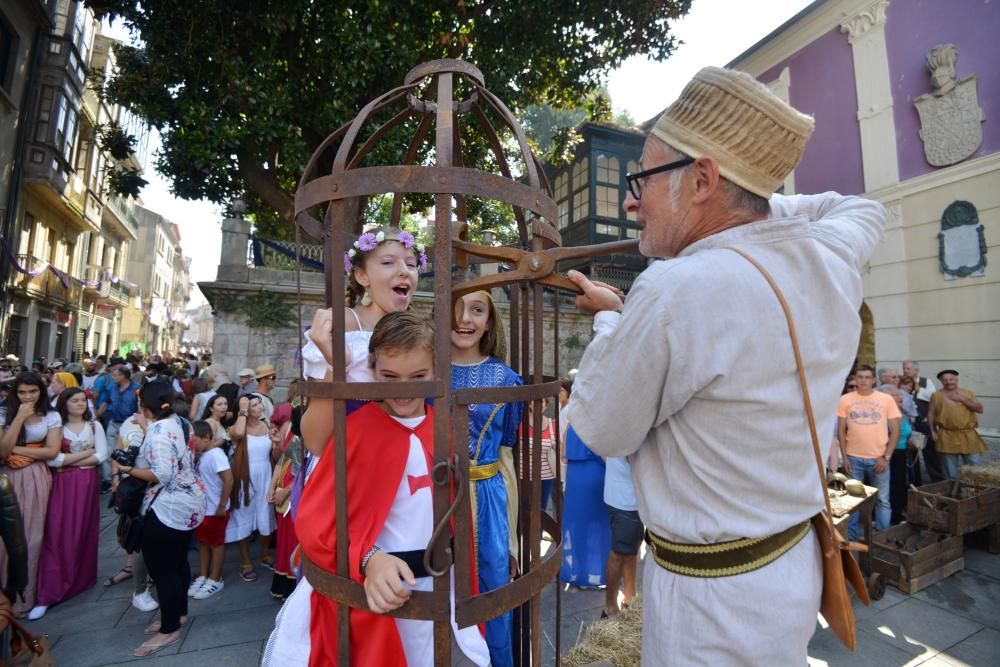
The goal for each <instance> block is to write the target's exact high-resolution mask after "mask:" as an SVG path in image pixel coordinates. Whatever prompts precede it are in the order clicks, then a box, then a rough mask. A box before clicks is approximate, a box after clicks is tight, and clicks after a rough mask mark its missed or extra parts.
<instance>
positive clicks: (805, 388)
mask: <svg viewBox="0 0 1000 667" xmlns="http://www.w3.org/2000/svg"><path fill="white" fill-rule="evenodd" d="M726 250H732V251H733V252H735V253H737V254H738V255H740V256H742V257H743V258H744V259H745V260H747V261H748V262H750V263H751V264H753V265H754V267H756V268H757V270H758V271H760V272H761V275H763V276H764V279H765V280H767V284H768V285H770V286H771V289H772V290H774V295H775V296H776V297H778V302H779V303H780V304H781V309H782V310H783V311H785V320H786V321H787V322H788V334H789V336H791V339H792V351H793V352H794V353H795V366H796V368H797V369H798V373H799V385H801V387H802V406H803V408H804V409H805V411H806V417H807V418H808V420H809V435H810V436H812V444H813V453H814V454H815V455H816V469H817V471H818V472H819V481H820V486H822V487H823V501H824V502H825V503H826V512H827V515H829V516H830V517H831V518H832V517H833V512H832V511H831V509H830V493H829V491H828V490H827V487H826V466H824V465H823V455H822V454H821V453H820V450H819V435H818V434H817V433H816V418H815V417H814V416H813V409H812V400H811V399H810V398H809V385H808V383H807V382H806V371H805V368H804V367H803V364H802V353H801V352H799V338H798V336H797V335H796V333H795V320H793V319H792V311H791V309H789V307H788V302H787V301H785V295H784V294H782V293H781V289H780V288H779V287H778V283H776V282H775V281H774V278H772V277H771V274H770V273H768V271H767V269H765V268H764V267H763V266H761V264H760V263H759V262H758V261H757V260H755V259H754V258H753V257H751V256H750V255H748V254H747V253H745V252H743V251H742V250H740V249H739V248H733V247H728V248H726ZM831 527H832V524H831Z"/></svg>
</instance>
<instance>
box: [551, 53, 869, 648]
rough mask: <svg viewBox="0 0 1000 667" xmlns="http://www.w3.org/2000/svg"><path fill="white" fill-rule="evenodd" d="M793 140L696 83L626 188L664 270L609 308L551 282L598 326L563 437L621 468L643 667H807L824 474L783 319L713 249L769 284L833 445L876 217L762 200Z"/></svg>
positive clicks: (717, 86)
mask: <svg viewBox="0 0 1000 667" xmlns="http://www.w3.org/2000/svg"><path fill="white" fill-rule="evenodd" d="M812 128H813V121H812V119H811V118H808V117H806V116H803V115H802V114H800V113H798V112H797V111H795V110H794V109H792V108H791V107H790V106H788V105H787V104H785V103H784V102H782V101H781V100H779V99H778V98H777V97H776V96H774V95H772V94H771V93H770V92H769V91H768V90H767V89H766V88H765V87H764V86H763V85H761V84H760V83H758V82H757V81H755V80H754V79H752V78H751V77H749V76H747V75H745V74H742V73H739V72H734V71H730V70H722V69H718V68H706V69H703V70H702V71H700V72H699V73H698V74H697V75H696V76H695V78H694V79H693V80H692V81H691V82H690V83H688V85H687V87H685V89H684V91H683V92H682V93H681V96H680V97H679V98H678V99H677V101H676V102H674V103H673V104H672V105H671V106H670V107H669V108H668V109H667V110H666V111H665V112H664V113H663V115H661V116H660V118H659V119H658V121H657V123H656V125H655V127H654V128H653V130H652V132H651V134H650V136H649V137H648V138H647V140H646V144H645V147H644V148H643V153H642V160H641V169H642V171H640V172H639V173H637V174H630V175H629V177H628V181H629V189H630V192H631V195H630V196H627V197H626V199H625V208H626V210H628V211H629V212H633V213H635V214H636V221H637V222H638V224H639V225H640V226H641V227H642V231H641V232H640V235H639V251H640V252H641V253H642V254H643V255H646V256H647V257H651V258H658V257H669V258H672V259H668V260H667V261H658V262H653V263H652V264H651V265H650V266H649V267H648V268H647V269H646V270H645V271H644V272H643V273H642V275H640V276H639V278H638V279H637V280H636V281H635V284H634V285H633V287H632V291H631V293H630V294H629V297H628V304H627V305H625V306H624V308H623V305H622V302H621V300H620V299H619V298H618V297H617V296H616V295H615V293H614V292H613V291H612V290H610V289H608V288H607V287H606V286H604V285H601V284H598V283H592V282H590V281H589V280H587V279H586V278H585V277H584V276H582V275H581V274H579V273H576V272H571V274H570V276H571V278H572V279H573V280H574V281H575V282H576V283H577V284H578V285H579V286H580V287H581V289H582V290H583V295H582V296H580V297H578V299H577V306H578V308H580V309H581V310H584V311H585V312H595V313H597V314H596V316H595V318H594V328H595V331H596V335H595V337H594V340H593V342H591V344H590V345H589V346H588V348H587V351H586V353H585V354H584V357H583V360H582V361H581V363H580V371H579V373H578V374H577V376H576V381H575V383H574V392H573V397H574V403H575V407H574V413H573V427H574V429H576V430H577V432H578V433H579V435H580V437H581V438H583V439H584V440H585V441H586V442H590V443H594V448H595V451H597V452H598V453H600V454H602V455H604V456H630V460H631V463H632V474H633V478H634V481H635V485H636V494H637V500H638V505H639V514H640V517H641V518H642V521H643V523H644V524H645V525H646V528H647V530H648V541H650V543H651V545H653V547H652V548H653V550H654V556H655V558H653V559H647V561H646V563H647V565H646V571H645V574H644V576H643V598H644V611H643V615H644V618H643V633H642V643H643V646H642V658H643V663H644V664H648V665H733V664H753V665H796V664H797V665H802V664H805V662H806V645H807V643H808V641H809V638H810V636H811V635H812V634H813V630H814V629H815V624H816V613H817V611H818V609H819V602H820V594H821V590H822V581H821V562H820V555H819V549H818V545H817V540H816V537H815V535H814V533H813V532H812V530H810V529H809V519H810V517H812V516H813V515H815V514H816V513H817V512H819V511H820V510H821V509H822V507H823V495H822V489H821V484H823V483H824V481H825V480H820V478H819V475H818V473H817V470H816V462H815V459H814V456H813V451H812V447H811V445H810V434H809V426H808V422H807V419H806V413H805V410H804V408H803V402H802V391H801V389H800V387H799V381H798V378H797V374H796V370H795V359H794V356H793V354H792V345H791V342H790V340H789V331H788V326H787V324H786V322H785V317H784V315H783V314H782V309H781V307H780V306H779V303H778V300H777V298H776V297H775V295H774V293H773V291H772V290H771V288H770V287H769V286H768V283H767V282H766V280H765V279H764V277H763V276H762V275H761V274H760V272H758V270H757V269H756V268H755V267H754V266H753V265H752V264H751V263H750V262H748V261H747V260H746V259H744V258H743V257H740V256H739V255H738V254H737V253H735V252H732V251H731V250H727V248H730V247H735V248H740V249H742V250H744V251H746V252H747V253H749V254H750V255H751V256H753V257H754V258H755V259H756V260H757V261H759V262H760V263H761V264H763V265H764V266H765V267H766V268H767V270H768V271H769V272H770V273H771V275H772V276H773V277H774V279H775V281H776V282H777V284H778V285H779V286H780V287H781V288H782V289H783V291H784V295H785V298H786V299H787V300H788V303H789V306H790V308H791V311H792V313H793V315H794V317H795V320H796V322H797V323H798V337H799V343H800V345H801V348H802V356H803V360H804V363H805V370H806V375H807V376H808V381H809V390H810V393H811V396H812V405H813V409H814V411H815V415H816V420H817V428H818V430H819V433H820V434H823V435H824V436H825V434H828V433H832V432H833V419H834V413H835V410H836V407H837V399H838V397H839V396H840V390H841V388H842V386H843V381H844V377H845V376H846V375H847V373H848V371H849V370H850V367H851V363H852V361H853V359H854V355H855V352H856V351H857V341H858V337H859V335H860V333H861V323H860V320H859V317H858V309H859V308H860V306H861V296H862V289H861V268H862V266H863V265H864V263H865V262H866V261H867V259H868V257H869V256H870V255H871V254H872V251H873V250H874V249H875V246H876V244H877V243H878V241H879V237H880V235H881V233H882V228H883V226H884V222H885V211H884V209H883V208H882V206H881V205H879V204H877V203H874V202H870V201H866V200H864V199H859V198H855V197H842V196H840V195H837V194H835V193H826V194H822V195H816V196H798V197H779V196H775V197H773V198H771V200H770V202H769V201H768V197H771V195H772V193H774V191H775V190H776V189H777V188H779V187H780V186H781V184H782V182H783V181H784V179H785V178H786V177H787V176H788V174H789V172H791V170H792V169H793V168H794V167H795V165H796V163H798V161H799V158H800V157H801V155H802V151H803V149H804V147H805V143H806V141H807V139H808V137H809V135H810V134H811V132H812ZM637 388H639V389H638V390H637ZM821 443H822V446H823V448H824V449H827V448H829V445H830V442H829V438H827V437H823V438H821ZM826 453H827V452H823V454H824V455H825V454H826ZM742 538H762V540H761V541H755V542H744V541H741V542H737V541H738V540H741V539H742ZM721 543H730V544H728V545H726V546H727V548H725V549H719V547H718V546H717V545H719V544H721ZM733 571H738V572H741V573H740V574H730V573H731V572H733ZM681 572H684V574H681Z"/></svg>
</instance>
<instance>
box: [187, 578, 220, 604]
mask: <svg viewBox="0 0 1000 667" xmlns="http://www.w3.org/2000/svg"><path fill="white" fill-rule="evenodd" d="M225 587H226V585H225V584H224V583H222V579H219V580H218V581H213V580H212V579H206V580H205V585H204V586H202V587H201V589H199V590H198V592H197V593H195V594H194V599H195V600H205V599H207V598H210V597H212V596H213V595H215V594H216V593H218V592H219V591H221V590H222V589H223V588H225Z"/></svg>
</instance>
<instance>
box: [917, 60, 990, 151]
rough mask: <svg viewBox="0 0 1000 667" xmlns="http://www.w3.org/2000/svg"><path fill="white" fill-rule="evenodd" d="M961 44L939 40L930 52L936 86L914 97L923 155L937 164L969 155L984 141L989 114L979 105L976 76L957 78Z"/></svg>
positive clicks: (928, 64) (931, 74)
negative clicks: (984, 131)
mask: <svg viewBox="0 0 1000 667" xmlns="http://www.w3.org/2000/svg"><path fill="white" fill-rule="evenodd" d="M957 62H958V48H957V47H956V46H955V45H954V44H939V45H937V46H935V47H934V48H933V49H931V50H930V51H929V52H928V54H927V60H926V64H927V69H928V71H929V72H930V76H931V83H932V84H933V85H934V90H933V92H931V93H928V94H925V95H921V96H920V97H918V98H917V99H915V100H914V101H913V104H914V106H916V107H917V113H918V114H919V115H920V138H921V139H922V140H923V142H924V156H926V158H927V162H928V163H929V164H932V165H934V166H935V167H946V166H948V165H951V164H955V163H956V162H961V161H962V160H964V159H966V158H968V157H970V156H971V155H972V154H973V153H975V152H976V150H977V149H978V148H979V146H980V144H982V143H983V128H982V123H983V121H985V120H986V114H985V112H984V111H983V109H982V107H980V106H979V98H978V94H977V91H976V77H975V75H969V76H965V77H962V78H961V79H956V74H955V72H956V70H955V64H956V63H957Z"/></svg>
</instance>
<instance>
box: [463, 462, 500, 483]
mask: <svg viewBox="0 0 1000 667" xmlns="http://www.w3.org/2000/svg"><path fill="white" fill-rule="evenodd" d="M499 472H500V462H499V461H494V462H493V463H487V464H485V465H481V466H480V465H476V464H475V462H474V461H473V462H472V465H470V466H469V480H470V481H472V482H478V481H479V480H481V479H489V478H490V477H496V476H497V474H498V473H499Z"/></svg>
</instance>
